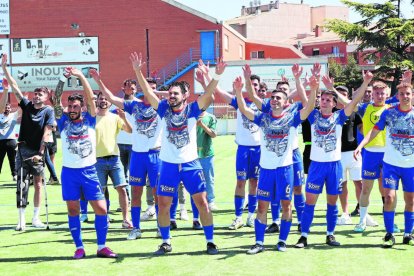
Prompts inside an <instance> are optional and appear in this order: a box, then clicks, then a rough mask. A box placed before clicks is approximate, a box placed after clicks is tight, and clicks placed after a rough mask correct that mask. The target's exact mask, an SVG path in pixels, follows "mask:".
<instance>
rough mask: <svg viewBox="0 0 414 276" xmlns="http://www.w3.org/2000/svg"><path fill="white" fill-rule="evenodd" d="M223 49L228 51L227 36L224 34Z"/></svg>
mask: <svg viewBox="0 0 414 276" xmlns="http://www.w3.org/2000/svg"><path fill="white" fill-rule="evenodd" d="M223 43H224V45H223V46H224V50H226V51H228V50H229V36H228V35H224V41H223Z"/></svg>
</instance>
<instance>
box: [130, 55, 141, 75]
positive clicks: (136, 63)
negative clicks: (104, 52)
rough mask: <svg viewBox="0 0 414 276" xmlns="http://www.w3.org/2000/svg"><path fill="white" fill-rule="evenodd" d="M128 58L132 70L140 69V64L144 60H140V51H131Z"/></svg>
mask: <svg viewBox="0 0 414 276" xmlns="http://www.w3.org/2000/svg"><path fill="white" fill-rule="evenodd" d="M129 60H130V61H131V64H132V69H134V71H140V70H141V69H142V66H144V64H145V62H143V61H142V53H139V54H137V52H133V53H131V55H130V56H129Z"/></svg>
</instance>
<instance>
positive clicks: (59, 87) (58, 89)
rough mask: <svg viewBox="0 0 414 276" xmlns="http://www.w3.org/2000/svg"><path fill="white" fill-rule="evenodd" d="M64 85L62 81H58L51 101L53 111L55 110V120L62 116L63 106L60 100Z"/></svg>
mask: <svg viewBox="0 0 414 276" xmlns="http://www.w3.org/2000/svg"><path fill="white" fill-rule="evenodd" d="M64 85H65V83H64V82H63V81H59V83H58V85H57V86H56V90H55V96H54V99H53V102H54V106H53V109H54V110H55V117H56V118H57V119H59V118H60V117H62V114H63V106H62V103H61V99H62V94H63V86H64Z"/></svg>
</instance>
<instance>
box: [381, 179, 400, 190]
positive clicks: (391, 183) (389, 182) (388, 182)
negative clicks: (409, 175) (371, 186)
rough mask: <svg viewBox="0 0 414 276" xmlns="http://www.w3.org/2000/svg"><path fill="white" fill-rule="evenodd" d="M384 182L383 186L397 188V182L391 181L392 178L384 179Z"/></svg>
mask: <svg viewBox="0 0 414 276" xmlns="http://www.w3.org/2000/svg"><path fill="white" fill-rule="evenodd" d="M384 180H385V184H387V186H389V187H392V188H395V187H397V180H395V179H393V178H384Z"/></svg>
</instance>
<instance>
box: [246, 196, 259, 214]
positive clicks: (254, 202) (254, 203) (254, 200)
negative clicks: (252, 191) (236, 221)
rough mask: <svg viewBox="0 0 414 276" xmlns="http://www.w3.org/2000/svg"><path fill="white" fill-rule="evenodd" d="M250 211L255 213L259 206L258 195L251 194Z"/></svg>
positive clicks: (249, 197) (249, 198)
mask: <svg viewBox="0 0 414 276" xmlns="http://www.w3.org/2000/svg"><path fill="white" fill-rule="evenodd" d="M248 200H249V213H254V211H256V207H257V196H256V195H249V196H248Z"/></svg>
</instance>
